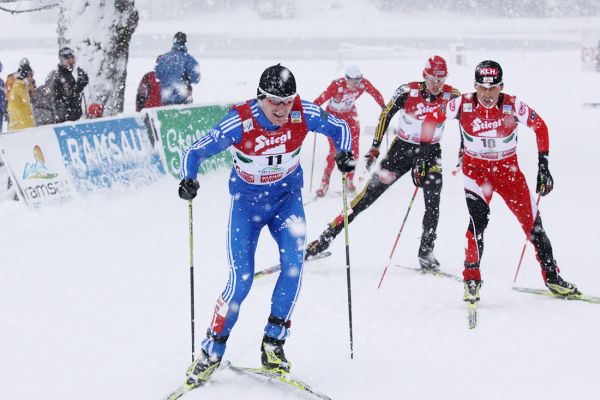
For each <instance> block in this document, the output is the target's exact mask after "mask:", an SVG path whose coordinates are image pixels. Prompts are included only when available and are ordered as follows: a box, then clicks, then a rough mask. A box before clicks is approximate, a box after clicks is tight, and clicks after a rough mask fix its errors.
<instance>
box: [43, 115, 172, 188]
mask: <svg viewBox="0 0 600 400" xmlns="http://www.w3.org/2000/svg"><path fill="white" fill-rule="evenodd" d="M54 133H55V134H56V138H57V139H58V144H59V147H60V151H61V154H62V157H63V161H64V163H65V167H66V168H67V171H68V172H69V174H70V175H71V176H72V178H73V183H74V185H75V187H76V188H77V190H78V191H79V192H82V193H84V194H86V193H89V192H96V191H98V190H105V189H112V190H114V189H115V188H118V187H128V186H131V185H134V186H139V185H143V184H148V183H151V182H154V181H156V179H158V178H159V177H160V176H162V175H164V174H165V170H164V168H163V165H162V162H161V158H160V154H159V153H158V151H157V150H156V149H154V147H153V146H152V143H151V142H150V139H149V137H148V133H147V131H146V127H145V126H144V124H143V123H142V121H141V120H138V119H137V118H133V117H130V118H120V119H112V120H107V121H102V120H97V121H95V122H89V123H77V124H73V125H63V126H57V127H55V128H54Z"/></svg>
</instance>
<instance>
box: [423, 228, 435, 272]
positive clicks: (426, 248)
mask: <svg viewBox="0 0 600 400" xmlns="http://www.w3.org/2000/svg"><path fill="white" fill-rule="evenodd" d="M435 238H436V235H435V233H432V234H428V235H426V234H423V236H421V246H419V265H420V266H421V269H422V270H423V271H439V270H440V262H439V261H438V260H437V258H435V256H434V255H433V242H434V241H435Z"/></svg>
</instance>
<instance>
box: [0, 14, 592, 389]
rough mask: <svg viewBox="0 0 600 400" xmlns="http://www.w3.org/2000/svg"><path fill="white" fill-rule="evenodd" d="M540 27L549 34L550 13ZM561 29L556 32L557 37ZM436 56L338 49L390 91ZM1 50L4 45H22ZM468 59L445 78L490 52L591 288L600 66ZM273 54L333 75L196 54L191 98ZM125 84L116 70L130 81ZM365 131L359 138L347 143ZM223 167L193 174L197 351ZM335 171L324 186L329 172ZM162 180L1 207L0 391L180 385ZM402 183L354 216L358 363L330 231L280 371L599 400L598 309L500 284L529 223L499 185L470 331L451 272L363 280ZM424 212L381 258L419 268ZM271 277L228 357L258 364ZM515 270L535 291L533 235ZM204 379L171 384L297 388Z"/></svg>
mask: <svg viewBox="0 0 600 400" xmlns="http://www.w3.org/2000/svg"><path fill="white" fill-rule="evenodd" d="M538 24H539V25H542V23H540V22H538ZM547 24H548V25H547V26H545V29H546V30H548V31H551V30H552V25H551V24H552V22H547ZM238 29H239V28H238ZM505 29H507V30H508V28H505ZM483 32H484V29H483V28H482V31H481V32H480V33H483ZM510 33H511V32H510V31H508V32H505V34H507V35H509V34H510ZM570 35H571V34H565V35H563V37H565V39H566V40H567V41H568V40H571V39H572V38H571V36H570ZM432 53H440V54H442V55H444V56H447V55H448V50H447V48H446V47H440V48H422V49H417V50H416V51H415V52H414V54H413V55H412V56H411V57H408V58H398V59H385V60H381V59H371V60H364V59H360V60H345V62H356V63H358V64H359V65H360V66H361V68H363V71H364V72H365V75H366V76H367V77H368V78H369V79H370V80H371V81H372V82H373V83H374V84H375V85H376V86H377V87H378V88H380V90H382V92H383V94H384V97H386V99H388V98H389V97H390V95H391V94H392V93H393V91H394V90H395V88H396V87H397V86H398V85H399V84H401V83H404V82H406V81H410V80H416V79H419V78H420V71H421V69H422V66H423V64H424V61H425V58H426V57H427V56H429V55H431V54H432ZM3 54H4V53H3ZM3 57H4V55H3ZM11 57H13V58H14V59H16V60H18V58H19V57H20V54H16V53H14V54H13V53H11ZM34 57H39V60H40V63H41V62H42V61H48V62H51V61H52V60H53V58H52V57H53V55H52V56H51V55H49V54H47V53H46V52H45V50H44V49H41V48H40V49H37V50H36V52H35V53H33V54H32V57H31V58H32V59H33V58H34ZM467 58H468V64H467V66H466V67H455V66H451V69H450V74H451V75H450V76H451V77H450V79H449V83H451V84H454V85H456V86H457V87H458V88H460V89H461V90H463V91H468V90H470V89H471V87H472V70H473V67H474V65H475V64H476V63H477V62H478V61H480V60H482V59H485V58H493V59H496V60H498V61H499V62H500V63H501V64H502V65H503V67H504V70H505V82H506V86H505V90H506V91H507V92H508V93H511V94H516V95H517V96H519V97H520V98H521V99H523V100H524V101H526V102H527V103H529V104H530V105H531V106H532V107H533V108H535V109H536V111H538V112H539V113H540V114H541V115H542V117H543V118H545V120H546V122H547V123H548V125H549V127H550V135H551V160H550V169H551V171H552V173H553V175H554V178H555V180H556V188H555V191H554V192H553V193H552V194H550V195H549V196H548V197H546V198H544V199H543V200H542V202H541V205H540V210H541V215H542V217H543V220H544V225H545V227H546V230H547V231H548V234H549V236H550V239H551V240H552V243H553V246H554V251H555V256H556V258H557V260H558V262H559V265H560V266H561V268H562V274H563V276H564V277H565V278H566V279H569V280H571V281H573V282H575V283H576V284H578V285H579V287H580V288H581V289H582V290H583V291H586V292H589V293H591V294H596V295H600V272H599V271H598V268H597V266H598V264H599V261H600V257H599V256H598V254H597V253H596V252H595V251H594V250H595V242H596V240H597V236H598V235H597V226H599V225H600V221H599V219H600V217H599V216H598V214H597V213H596V212H595V211H596V202H597V199H596V196H597V194H598V189H597V187H596V181H595V178H594V171H595V168H596V167H597V161H596V159H595V149H597V148H598V147H599V146H600V138H599V137H598V135H596V132H595V131H596V130H597V126H598V125H599V122H600V116H599V114H598V112H597V111H594V110H583V109H582V108H581V103H582V99H583V98H584V97H585V96H586V95H587V94H588V93H587V90H588V88H589V87H590V86H591V85H593V84H594V83H595V82H596V81H597V80H598V79H599V78H598V76H596V75H587V74H584V73H582V72H581V68H580V65H579V49H578V48H577V46H575V45H573V46H572V47H569V48H566V49H560V50H549V49H544V50H543V51H533V50H530V51H527V52H523V51H511V50H510V49H508V50H501V49H498V50H493V51H483V50H472V51H470V52H468V53H467ZM278 61H282V62H283V63H284V64H285V65H287V66H288V67H290V68H291V69H292V71H293V72H294V73H295V75H296V78H297V80H298V82H299V88H300V93H301V94H302V95H303V97H305V98H307V99H313V98H314V97H316V96H317V95H318V94H319V93H320V91H321V90H322V89H324V88H325V86H326V85H327V83H328V82H329V81H330V80H331V79H333V78H335V77H337V76H338V75H340V74H341V70H340V69H339V65H338V63H337V60H333V59H316V60H302V59H297V58H289V59H282V60H275V59H241V60H236V59H227V60H224V59H216V58H209V59H206V60H204V61H203V63H202V68H203V73H204V78H203V79H204V80H203V82H202V84H201V85H200V87H199V93H200V94H199V98H198V99H197V100H198V101H202V102H209V101H222V100H235V99H243V98H247V97H250V96H252V95H253V94H254V91H255V85H256V81H257V79H258V76H259V74H260V72H261V71H262V70H263V69H264V68H265V67H266V66H268V65H270V64H272V63H274V62H278ZM52 62H53V61H52ZM152 62H153V58H150V57H139V58H133V59H132V60H131V66H130V71H137V72H139V73H138V74H137V75H139V76H141V72H143V71H145V69H146V68H151V65H152ZM5 65H6V62H5ZM131 73H132V76H133V75H134V74H133V72H131ZM136 83H137V82H133V83H130V86H129V87H128V93H133V91H134V90H135V84H136ZM130 97H131V96H130ZM358 108H359V113H360V118H361V122H362V124H363V126H369V125H374V124H375V123H376V119H377V112H378V107H377V106H376V105H375V103H374V102H373V101H372V100H371V99H369V98H366V97H365V98H362V99H361V100H359V102H358ZM520 138H521V140H520V148H519V156H520V158H521V166H522V168H523V169H524V171H525V172H526V175H527V178H528V181H529V183H530V185H533V184H534V179H535V172H536V170H535V168H536V161H537V157H536V150H535V140H534V136H533V133H532V132H530V131H528V130H527V129H523V130H522V131H521V137H520ZM370 140H371V138H370V137H363V138H362V142H361V144H362V148H363V151H362V153H364V150H366V148H367V146H368V145H369V144H370ZM317 143H318V146H317V155H318V158H317V162H316V165H317V169H316V171H315V184H316V183H317V182H318V180H319V179H320V176H321V173H322V168H323V161H324V155H325V152H326V145H325V143H326V142H325V140H324V139H323V138H321V137H319V138H318V142H317ZM458 143H459V137H458V129H457V127H456V124H455V123H452V124H451V125H449V126H448V128H447V130H446V133H445V137H444V141H443V151H444V156H445V159H444V168H445V175H444V179H445V183H444V185H445V186H444V191H443V194H442V209H441V218H440V226H439V233H438V234H439V239H438V241H437V247H436V254H437V256H438V258H439V259H440V261H441V262H442V267H443V269H445V270H446V271H448V272H452V273H455V274H460V272H461V270H462V260H463V244H464V243H463V242H464V232H465V229H466V226H467V222H468V217H467V212H466V207H465V204H464V197H463V192H462V181H461V177H460V176H458V177H452V176H451V175H450V173H449V172H450V170H451V169H453V167H454V165H455V163H456V156H455V154H456V151H457V148H458ZM311 152H312V136H309V138H308V140H307V142H306V144H305V148H304V151H303V155H302V157H303V165H304V169H305V177H306V181H307V185H306V186H308V178H309V176H310V164H311V157H312V154H311ZM361 167H362V166H359V170H360V168H361ZM227 176H228V172H227V171H221V172H220V173H217V174H215V175H212V176H208V177H205V178H203V179H202V181H201V185H202V187H201V190H200V194H199V196H198V198H197V199H196V200H195V201H194V214H195V218H194V227H195V271H196V274H195V277H196V292H195V295H196V302H195V305H196V338H197V347H198V344H199V340H200V338H201V336H202V334H203V332H204V330H205V328H206V326H207V324H208V323H209V321H210V318H211V315H212V308H213V306H214V301H215V299H216V298H217V297H218V295H219V294H220V292H221V290H222V289H223V287H224V284H225V280H226V279H227V267H226V255H225V235H226V223H225V222H226V218H227V213H228V203H229V199H228V198H229V195H228V192H227V186H226V180H227ZM334 178H335V179H338V182H339V174H338V173H337V172H336V173H335V175H334ZM335 184H336V183H333V185H335ZM337 184H339V183H337ZM176 188H177V182H175V181H174V180H172V179H168V178H165V179H164V180H162V181H160V182H159V183H157V184H155V185H154V186H151V187H147V188H144V189H141V190H138V191H136V192H126V193H116V194H114V195H113V196H109V197H102V198H95V199H90V200H86V201H82V202H78V203H70V204H68V205H64V206H61V207H54V208H48V209H44V210H38V211H32V210H28V209H26V208H25V207H24V206H23V205H22V204H18V203H9V202H3V203H0V220H2V221H3V224H2V225H3V229H2V230H1V231H0V243H2V244H3V246H2V252H1V253H0V282H1V287H0V304H2V316H1V317H0V321H1V325H0V328H1V329H0V332H1V334H0V335H1V338H2V340H0V354H2V357H1V361H0V376H1V377H2V378H1V379H0V398H6V399H9V398H10V399H23V400H38V399H42V398H43V399H45V400H58V399H80V398H85V399H88V400H96V399H98V400H99V399H103V400H104V399H111V400H112V399H114V400H121V399H123V400H125V399H160V398H162V397H163V396H164V395H166V394H167V393H168V392H169V391H171V390H174V389H175V387H176V386H177V385H178V384H179V383H180V382H181V380H182V379H183V376H184V372H185V369H186V368H187V366H188V364H189V362H190V326H189V302H190V299H189V265H188V247H187V243H188V242H187V239H188V238H187V206H186V203H185V202H183V201H181V200H180V199H179V198H178V197H177V195H176ZM412 191H413V186H412V183H411V181H410V178H409V177H404V178H402V179H401V180H400V181H399V182H397V183H396V184H395V185H394V186H393V187H392V188H391V189H390V190H389V191H388V192H387V193H386V194H384V195H383V196H382V197H381V198H380V199H379V200H378V201H377V203H375V204H374V205H373V206H372V207H371V208H370V209H369V210H367V211H365V212H364V214H363V215H361V216H360V217H359V218H358V219H357V220H356V221H355V222H354V223H353V224H352V225H351V226H350V246H351V248H350V253H351V268H352V295H353V307H354V308H353V311H354V315H353V318H354V320H353V322H354V339H355V342H354V349H355V358H354V360H350V358H349V344H348V313H347V297H346V271H345V267H344V266H345V257H344V243H343V237H342V236H340V237H339V238H338V239H337V240H336V241H335V242H334V244H333V245H332V251H333V252H334V254H333V256H332V257H330V258H328V259H324V260H321V261H317V262H314V263H311V264H307V266H306V268H305V276H304V280H303V292H302V294H301V297H300V300H299V304H298V306H297V307H296V311H295V314H294V316H293V326H292V336H291V337H290V339H289V340H288V342H287V344H286V354H287V355H288V357H289V358H290V360H291V361H292V363H293V372H294V373H295V374H297V375H298V376H299V377H301V378H302V379H305V380H306V381H308V382H310V383H312V384H314V385H315V387H317V388H318V389H320V390H322V391H324V392H326V393H327V394H329V395H330V396H331V397H333V398H334V399H362V398H365V397H369V398H371V399H396V398H414V399H438V398H444V399H461V398H465V397H475V396H476V397H477V398H481V399H560V398H565V397H567V396H568V397H573V398H579V399H595V398H598V396H600V382H599V381H598V377H597V375H598V373H597V366H596V364H597V360H598V359H599V358H600V348H599V347H598V346H597V338H598V337H599V336H600V322H599V316H600V309H599V308H598V306H596V305H591V304H585V303H578V302H562V301H558V300H554V299H548V298H543V297H536V296H533V295H527V294H520V293H515V292H513V291H512V290H511V289H510V287H511V286H512V279H513V276H514V272H515V269H516V264H517V262H518V257H519V255H520V251H521V247H522V245H523V241H524V235H523V233H522V232H521V231H520V228H519V226H518V224H517V221H516V220H515V218H514V217H513V216H512V215H511V214H510V213H509V211H508V209H507V208H506V206H505V205H504V204H503V202H502V201H501V198H500V197H495V199H494V200H493V201H492V205H491V210H492V217H491V218H492V219H491V222H490V226H489V228H488V230H487V232H486V248H485V254H484V258H483V264H482V274H483V279H484V281H485V283H484V286H483V289H482V301H481V305H480V314H479V326H478V327H477V329H476V330H474V331H469V330H468V329H467V316H466V314H467V312H466V307H465V305H464V304H463V302H462V301H461V298H462V286H461V284H460V283H456V282H453V281H451V280H446V279H441V278H436V277H430V276H420V275H419V274H416V273H413V272H412V271H407V270H403V269H400V268H395V267H392V268H390V270H389V271H388V274H387V276H386V279H385V281H384V283H383V286H382V288H381V289H380V290H377V288H376V287H377V282H378V280H379V277H380V276H381V273H382V271H383V268H384V266H385V264H386V262H387V259H388V255H389V251H390V249H391V246H392V244H393V241H394V239H395V235H396V233H397V231H398V229H399V227H400V223H401V221H402V218H403V216H404V213H405V210H406V207H407V205H408V201H409V198H410V196H411V194H412ZM306 196H309V194H308V193H306ZM340 209H341V199H340V197H338V196H335V195H331V196H330V197H327V198H325V199H322V200H319V201H318V202H315V203H313V204H311V205H308V206H307V207H306V212H307V219H308V232H309V235H308V236H309V239H311V240H312V239H314V238H316V237H317V236H318V234H319V233H320V232H321V231H322V229H323V228H324V227H325V224H326V223H327V222H328V221H329V220H330V219H332V218H333V217H334V216H335V214H336V213H337V212H339V210H340ZM422 213H423V205H422V197H421V194H419V195H418V199H417V202H416V203H415V206H414V207H413V210H412V211H411V215H410V217H409V219H408V223H407V226H406V228H405V231H404V233H403V236H402V238H401V240H400V243H399V246H398V248H397V251H396V255H395V257H394V261H393V263H402V264H409V265H415V264H416V252H417V246H418V241H419V235H420V220H421V218H422ZM276 254H277V253H276V250H275V246H274V243H273V241H272V239H271V238H270V236H269V234H268V233H264V234H263V235H262V236H261V240H260V243H259V247H258V251H257V262H256V264H257V266H269V265H271V264H273V263H274V262H276ZM273 284H274V277H268V278H265V279H263V280H260V281H259V280H257V281H256V282H255V283H254V287H253V289H252V291H251V293H250V295H249V296H248V298H247V300H246V302H245V303H244V305H243V309H242V312H241V316H240V318H239V320H238V323H237V325H236V328H235V329H234V331H233V334H232V336H231V339H230V340H229V343H228V351H227V354H226V358H228V359H230V360H232V361H233V362H234V363H236V364H240V365H248V366H258V365H259V363H260V353H259V346H260V340H261V337H262V329H263V326H264V324H265V322H266V318H267V316H268V313H269V302H270V296H271V291H272V288H273ZM519 284H521V285H525V286H530V287H542V281H541V278H540V273H539V267H538V266H537V263H536V261H535V258H534V256H533V252H532V249H531V247H528V249H527V253H526V256H525V261H524V263H523V266H522V269H521V274H520V277H519ZM214 378H215V379H214V382H213V384H211V385H210V386H208V387H206V388H203V389H202V390H201V391H198V392H196V393H190V394H189V395H188V396H186V398H189V399H190V400H193V399H223V398H236V399H258V398H260V399H265V400H267V399H280V398H286V399H287V398H289V399H292V398H294V399H295V398H298V399H302V398H307V397H306V396H304V395H302V394H299V393H298V394H297V393H294V392H290V391H289V390H288V389H281V388H280V387H278V386H275V385H259V384H257V383H256V382H255V381H253V380H251V379H249V378H248V379H246V378H240V377H238V376H236V375H234V374H233V373H231V372H229V371H223V372H220V373H219V374H217V375H215V377H214Z"/></svg>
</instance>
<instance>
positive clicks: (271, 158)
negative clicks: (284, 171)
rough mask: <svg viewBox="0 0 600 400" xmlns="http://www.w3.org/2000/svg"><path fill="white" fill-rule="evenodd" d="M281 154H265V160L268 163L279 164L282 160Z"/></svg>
mask: <svg viewBox="0 0 600 400" xmlns="http://www.w3.org/2000/svg"><path fill="white" fill-rule="evenodd" d="M282 158H283V157H282V155H281V154H278V155H276V156H267V162H268V163H269V165H279V164H281V161H282Z"/></svg>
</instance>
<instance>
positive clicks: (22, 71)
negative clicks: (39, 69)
mask: <svg viewBox="0 0 600 400" xmlns="http://www.w3.org/2000/svg"><path fill="white" fill-rule="evenodd" d="M17 74H18V75H19V78H21V79H24V78H25V77H26V76H27V75H29V74H33V70H32V69H31V66H30V65H29V64H23V65H20V66H19V69H17Z"/></svg>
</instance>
